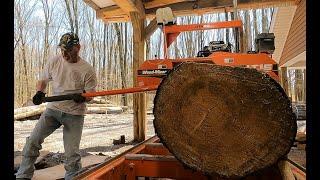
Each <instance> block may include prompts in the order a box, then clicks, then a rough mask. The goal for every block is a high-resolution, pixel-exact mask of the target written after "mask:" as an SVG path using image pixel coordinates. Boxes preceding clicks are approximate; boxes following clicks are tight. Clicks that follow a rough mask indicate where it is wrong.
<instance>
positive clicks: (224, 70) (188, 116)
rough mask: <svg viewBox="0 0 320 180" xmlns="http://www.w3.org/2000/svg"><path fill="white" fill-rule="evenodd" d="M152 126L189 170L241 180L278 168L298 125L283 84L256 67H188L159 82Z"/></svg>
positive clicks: (188, 64)
mask: <svg viewBox="0 0 320 180" xmlns="http://www.w3.org/2000/svg"><path fill="white" fill-rule="evenodd" d="M154 116H155V120H154V127H155V131H156V133H157V135H158V136H159V138H160V139H161V141H162V142H163V143H164V145H165V146H166V147H167V148H168V149H169V151H170V152H171V153H173V154H174V155H175V156H176V158H177V159H179V160H180V161H181V162H182V163H184V164H185V165H186V166H188V167H191V168H193V169H196V170H200V171H203V172H205V173H206V174H210V175H216V174H218V175H220V176H222V177H230V178H236V177H243V176H246V175H248V174H250V173H252V172H256V171H258V170H261V169H263V168H266V167H269V166H271V165H274V164H275V163H276V162H277V161H278V160H279V159H280V158H281V157H283V156H285V155H286V154H287V153H288V152H289V151H290V147H291V146H292V144H293V141H294V138H295V135H296V130H297V124H296V119H295V116H294V114H293V112H292V109H291V105H290V101H289V99H288V97H287V96H286V94H285V93H284V91H283V89H282V88H281V86H280V85H279V84H278V83H277V82H276V81H274V80H273V79H272V78H270V77H269V76H268V75H266V74H263V73H260V72H258V71H257V70H255V69H248V68H238V67H227V66H218V65H212V64H205V63H201V64H200V63H184V64H181V65H179V66H178V67H176V68H174V69H173V70H172V71H171V72H170V73H169V74H168V76H167V77H166V78H165V79H163V81H162V83H161V84H160V86H159V88H158V90H157V95H156V97H155V100H154Z"/></svg>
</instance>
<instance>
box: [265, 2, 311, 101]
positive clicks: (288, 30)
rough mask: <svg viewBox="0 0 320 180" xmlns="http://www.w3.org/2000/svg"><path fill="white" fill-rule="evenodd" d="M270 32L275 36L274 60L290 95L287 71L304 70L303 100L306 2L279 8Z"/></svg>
mask: <svg viewBox="0 0 320 180" xmlns="http://www.w3.org/2000/svg"><path fill="white" fill-rule="evenodd" d="M270 32H273V33H274V34H275V37H276V40H275V46H276V49H275V52H274V54H273V57H272V58H273V59H274V60H275V61H276V62H277V63H279V67H280V69H281V83H282V87H283V88H284V89H285V91H286V92H287V93H288V91H289V90H288V86H289V85H288V79H287V71H288V70H290V69H295V70H296V69H300V70H302V72H303V73H302V76H303V77H302V79H303V88H302V91H303V93H302V94H303V96H304V97H303V98H302V99H305V98H306V97H305V96H306V95H305V88H306V84H305V83H306V80H305V77H306V0H300V1H297V5H296V6H286V7H279V8H277V10H276V11H275V13H274V14H273V17H272V24H271V27H270Z"/></svg>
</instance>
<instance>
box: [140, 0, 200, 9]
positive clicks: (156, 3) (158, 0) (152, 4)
mask: <svg viewBox="0 0 320 180" xmlns="http://www.w3.org/2000/svg"><path fill="white" fill-rule="evenodd" d="M185 1H194V0H153V1H149V2H146V3H144V7H145V8H146V9H150V8H158V7H160V6H166V5H170V4H174V3H179V2H185Z"/></svg>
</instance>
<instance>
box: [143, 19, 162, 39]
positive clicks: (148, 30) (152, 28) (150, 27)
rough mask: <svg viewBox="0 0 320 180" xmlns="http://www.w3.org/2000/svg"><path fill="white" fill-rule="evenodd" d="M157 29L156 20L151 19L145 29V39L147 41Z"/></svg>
mask: <svg viewBox="0 0 320 180" xmlns="http://www.w3.org/2000/svg"><path fill="white" fill-rule="evenodd" d="M158 27H159V26H158V23H157V19H156V18H153V19H152V21H150V23H149V25H148V26H147V27H146V28H145V33H146V35H145V38H146V39H149V38H150V36H151V35H152V34H153V33H154V32H155V31H156V30H157V29H158Z"/></svg>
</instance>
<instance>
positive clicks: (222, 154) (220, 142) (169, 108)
mask: <svg viewBox="0 0 320 180" xmlns="http://www.w3.org/2000/svg"><path fill="white" fill-rule="evenodd" d="M161 28H162V32H163V34H164V47H163V51H164V58H163V59H153V60H146V61H144V62H143V64H142V65H141V66H140V67H139V69H138V72H136V73H137V81H138V86H136V87H132V88H126V89H116V90H107V91H99V92H87V93H82V94H81V95H82V96H84V97H95V96H106V95H117V94H126V93H138V92H147V91H154V90H157V93H156V97H155V99H154V110H153V113H154V117H155V119H154V127H155V132H156V134H157V136H158V137H153V138H151V139H149V140H147V141H145V142H143V143H141V144H140V145H138V146H136V147H134V148H133V149H131V150H129V151H127V152H125V153H123V154H121V155H119V156H117V157H116V158H114V159H112V160H110V161H108V162H105V163H103V164H101V165H99V166H97V167H96V168H94V169H92V170H90V171H89V172H86V173H84V174H82V175H80V176H78V179H135V178H136V177H138V176H143V177H169V178H177V179H210V178H212V177H223V178H241V177H246V176H248V175H249V177H250V174H252V173H254V172H257V171H261V170H263V169H266V168H268V167H269V168H270V167H275V163H276V162H278V161H279V160H281V159H282V158H284V157H285V155H286V154H287V153H288V152H289V151H290V148H291V146H292V144H293V141H294V138H295V135H296V129H297V125H296V119H295V116H294V114H293V112H292V109H291V105H290V101H289V99H288V97H287V96H286V94H285V92H284V91H283V89H282V88H281V86H280V85H279V84H278V80H279V78H278V72H277V71H278V67H277V63H276V62H275V61H274V60H273V59H272V57H271V56H272V53H273V51H274V49H275V47H274V38H275V37H274V35H273V34H272V33H262V34H259V35H258V36H257V38H256V41H255V43H256V51H255V52H252V51H250V52H243V49H244V48H243V46H244V45H243V32H242V31H243V29H242V28H243V24H242V22H241V21H240V20H233V21H224V22H213V23H203V24H189V25H177V24H176V23H174V22H171V23H167V24H162V25H161ZM224 28H233V29H234V31H235V33H236V41H235V43H236V44H235V50H234V52H232V50H231V49H232V48H231V45H230V43H229V42H223V41H211V42H210V43H209V45H208V46H205V47H203V48H202V49H201V50H200V51H199V52H198V53H197V57H190V58H179V59H178V58H175V59H172V58H170V57H168V53H167V52H168V48H169V47H170V45H171V44H172V43H173V42H174V41H175V40H176V39H177V37H178V36H179V34H180V33H182V32H186V31H198V30H210V29H224ZM72 97H73V95H72V94H71V95H61V96H51V97H45V98H44V99H43V102H51V101H62V100H71V99H72ZM159 142H161V143H162V144H159ZM149 143H150V144H149ZM155 143H158V144H155ZM276 169H277V168H276ZM269 170H270V169H269ZM267 171H268V170H267ZM299 172H300V171H299ZM260 175H261V174H260ZM253 176H255V175H253ZM257 177H258V179H259V177H260V178H261V177H264V175H261V176H256V178H257ZM266 177H268V178H269V179H270V178H271V179H279V177H280V176H279V172H278V171H277V170H275V171H274V170H272V169H271V171H270V172H269V171H268V172H267V176H266ZM264 178H265V177H264Z"/></svg>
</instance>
